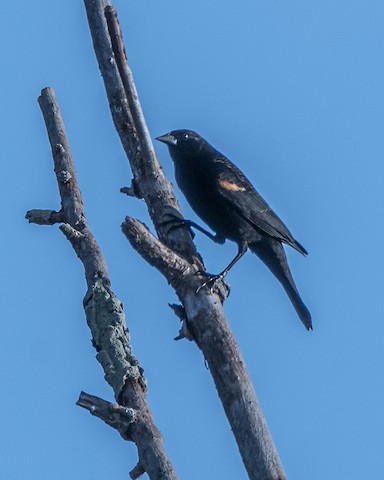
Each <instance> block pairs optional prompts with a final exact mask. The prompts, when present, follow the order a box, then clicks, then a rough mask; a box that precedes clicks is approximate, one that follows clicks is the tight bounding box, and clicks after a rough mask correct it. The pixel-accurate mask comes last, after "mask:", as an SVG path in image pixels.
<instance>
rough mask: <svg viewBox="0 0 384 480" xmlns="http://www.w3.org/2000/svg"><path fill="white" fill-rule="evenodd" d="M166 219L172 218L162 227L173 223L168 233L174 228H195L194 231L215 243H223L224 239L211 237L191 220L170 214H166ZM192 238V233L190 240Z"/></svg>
mask: <svg viewBox="0 0 384 480" xmlns="http://www.w3.org/2000/svg"><path fill="white" fill-rule="evenodd" d="M167 217H172V220H165V221H164V222H163V223H162V225H168V224H170V223H173V224H174V225H172V226H171V227H170V228H169V230H168V233H169V232H171V231H172V230H174V229H175V228H180V227H193V228H196V230H199V232H201V233H204V235H206V236H207V237H208V238H210V239H211V240H213V241H214V242H216V243H220V244H223V243H224V242H225V238H223V237H220V236H219V235H213V234H212V233H211V232H208V230H206V229H205V228H203V227H201V226H200V225H199V224H197V223H195V222H193V221H192V220H186V219H185V218H179V217H177V216H176V215H173V214H172V213H167ZM193 237H194V234H193V233H192V238H193Z"/></svg>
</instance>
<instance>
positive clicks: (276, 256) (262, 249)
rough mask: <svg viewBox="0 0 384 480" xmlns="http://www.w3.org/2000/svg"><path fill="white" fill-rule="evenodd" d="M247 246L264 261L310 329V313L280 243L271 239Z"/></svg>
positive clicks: (306, 326)
mask: <svg viewBox="0 0 384 480" xmlns="http://www.w3.org/2000/svg"><path fill="white" fill-rule="evenodd" d="M249 248H250V250H251V251H252V252H253V253H255V254H256V255H257V256H258V257H259V258H260V260H262V261H263V262H264V263H265V265H267V267H268V268H269V269H270V270H271V272H272V273H273V274H274V275H275V277H276V278H277V279H278V280H279V282H280V283H281V284H282V286H283V287H284V290H285V291H286V292H287V294H288V297H289V298H290V300H291V302H292V304H293V306H294V307H295V310H296V312H297V314H298V316H299V318H300V320H301V321H302V322H303V323H304V326H305V328H306V329H307V330H312V320H311V314H310V313H309V310H308V308H307V307H306V306H305V305H304V302H303V301H302V299H301V297H300V295H299V292H298V291H297V288H296V285H295V282H294V281H293V278H292V274H291V271H290V269H289V266H288V262H287V257H286V255H285V251H284V248H283V246H282V245H281V243H280V242H279V241H277V240H273V239H271V240H270V241H269V242H255V243H252V244H250V245H249Z"/></svg>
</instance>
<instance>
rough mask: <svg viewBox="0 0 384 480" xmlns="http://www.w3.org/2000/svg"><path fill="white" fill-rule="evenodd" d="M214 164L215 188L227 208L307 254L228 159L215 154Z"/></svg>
mask: <svg viewBox="0 0 384 480" xmlns="http://www.w3.org/2000/svg"><path fill="white" fill-rule="evenodd" d="M215 164H216V172H215V173H216V175H215V178H216V187H217V190H218V192H219V193H220V195H221V196H222V197H223V198H224V199H225V200H226V201H227V205H228V206H229V207H230V208H232V209H233V210H235V211H236V212H237V213H238V214H239V215H240V216H241V217H242V218H244V220H246V221H247V222H248V223H250V224H252V225H254V226H255V227H257V228H258V229H260V230H262V231H263V232H265V233H267V234H268V235H270V236H272V237H274V238H276V239H277V240H280V241H281V242H284V243H287V244H288V245H291V246H292V247H293V248H295V249H296V250H298V251H299V252H300V253H302V254H304V255H306V254H307V251H306V250H305V248H304V247H303V246H302V245H300V244H299V242H297V241H296V240H295V239H294V238H293V236H292V234H291V232H290V231H289V230H288V228H287V227H286V225H285V224H284V223H283V222H282V221H281V220H280V218H279V217H278V216H277V215H276V214H275V212H274V211H273V210H272V209H271V207H270V206H269V205H268V203H267V202H266V201H265V200H264V199H263V198H262V197H261V195H259V194H258V193H257V191H256V190H255V188H254V187H253V185H252V184H251V182H250V181H249V180H248V179H247V178H246V176H245V175H244V174H243V173H242V172H241V171H240V170H239V169H238V168H237V167H236V166H235V165H234V164H232V162H230V161H229V160H228V159H227V158H222V159H220V158H218V159H216V161H215Z"/></svg>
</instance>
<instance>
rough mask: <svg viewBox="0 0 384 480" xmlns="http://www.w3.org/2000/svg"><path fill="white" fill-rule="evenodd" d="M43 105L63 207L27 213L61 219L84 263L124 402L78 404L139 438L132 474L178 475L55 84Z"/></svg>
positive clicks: (160, 478) (91, 321) (100, 343)
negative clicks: (96, 231)
mask: <svg viewBox="0 0 384 480" xmlns="http://www.w3.org/2000/svg"><path fill="white" fill-rule="evenodd" d="M39 104H40V107H41V110H42V112H43V116H44V120H45V124H46V127H47V132H48V136H49V141H50V144H51V147H52V154H53V160H54V168H55V173H56V179H57V183H58V187H59V192H60V198H61V209H60V211H59V212H55V211H50V210H31V211H29V212H27V214H26V218H27V219H28V220H29V221H30V222H33V223H38V224H45V225H46V224H50V225H53V224H54V223H58V222H59V223H61V226H60V229H61V231H62V232H63V233H64V235H65V236H66V237H67V239H68V240H69V241H70V242H71V244H72V247H73V248H74V250H75V252H76V254H77V256H78V257H79V258H80V260H81V261H82V263H83V265H84V270H85V278H86V282H87V293H86V295H85V297H84V302H83V303H84V310H85V313H86V318H87V323H88V326H89V328H90V330H91V333H92V341H93V345H94V347H95V348H96V350H97V355H96V358H97V359H98V361H99V362H100V363H101V365H102V367H103V369H104V373H105V378H106V380H107V381H108V383H109V384H110V385H111V387H112V388H113V390H114V393H115V398H116V400H117V401H118V403H119V405H116V404H111V403H109V402H106V401H105V400H102V399H100V398H98V397H94V396H91V395H88V394H86V393H84V392H82V394H81V395H80V398H79V400H78V402H77V403H78V405H80V406H82V407H83V408H86V409H87V410H89V411H90V412H91V413H92V414H93V415H95V416H98V417H99V418H101V419H102V420H104V421H105V422H106V423H108V424H109V425H111V426H112V427H114V428H116V430H117V431H118V432H119V433H120V434H121V435H122V437H123V438H124V439H126V440H131V441H133V442H135V444H136V446H137V449H138V456H139V462H138V465H137V466H136V467H135V468H134V469H133V470H132V472H131V474H130V476H131V478H133V479H134V478H139V476H140V475H141V474H142V473H143V472H147V473H148V475H149V478H150V479H153V480H176V479H177V475H176V472H175V470H174V469H173V467H172V464H171V462H170V460H169V458H168V456H167V454H166V452H165V449H164V444H163V439H162V437H161V434H160V432H159V430H158V428H157V427H156V425H155V423H154V420H153V418H152V414H151V411H150V408H149V405H148V402H147V399H146V381H145V378H144V376H143V370H142V369H141V367H140V364H139V362H138V360H137V359H136V358H135V357H134V356H133V355H132V352H131V346H130V343H129V332H128V329H127V327H126V322H125V314H124V310H123V305H122V303H121V302H120V300H119V299H118V298H117V297H116V296H115V294H114V293H113V291H112V290H111V288H110V280H109V276H108V271H107V266H106V263H105V260H104V257H103V254H102V252H101V250H100V248H99V246H98V244H97V241H96V239H95V237H94V236H93V234H92V232H91V230H90V229H89V226H88V223H87V219H86V215H85V211H84V205H83V201H82V198H81V192H80V189H79V186H78V184H77V179H76V171H75V167H74V163H73V160H72V155H71V152H70V148H69V142H68V140H67V137H66V133H65V127H64V122H63V119H62V116H61V113H60V110H59V106H58V104H57V101H56V98H55V94H54V91H53V90H52V89H51V88H46V89H44V90H43V91H42V92H41V96H40V97H39Z"/></svg>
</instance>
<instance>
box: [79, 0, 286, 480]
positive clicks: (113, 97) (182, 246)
mask: <svg viewBox="0 0 384 480" xmlns="http://www.w3.org/2000/svg"><path fill="white" fill-rule="evenodd" d="M84 3H85V6H86V10H87V15H88V22H89V25H90V30H91V34H92V38H93V44H94V49H95V52H96V57H97V59H98V63H99V68H100V71H101V73H102V77H103V80H104V85H105V89H106V92H107V96H108V100H109V104H110V107H111V113H112V118H113V120H114V123H115V126H116V129H117V132H118V134H119V136H120V138H121V141H122V144H123V146H124V149H125V151H126V153H127V156H128V159H129V161H130V164H131V167H132V171H133V176H134V180H133V188H131V189H128V190H127V193H129V192H137V195H138V196H140V197H142V198H144V200H145V201H146V203H147V206H148V211H149V214H150V216H151V218H152V220H153V222H154V225H155V228H156V231H157V233H158V235H159V240H157V239H155V237H153V236H152V235H150V234H149V232H148V230H147V229H146V228H145V226H143V225H142V224H141V223H140V222H138V221H135V220H133V219H130V218H127V219H126V220H125V222H124V224H123V227H122V228H123V231H124V233H125V234H126V236H127V238H128V239H129V241H130V242H131V244H132V245H133V246H134V248H135V249H136V250H137V251H138V252H139V253H140V254H141V255H142V256H143V257H144V258H145V259H146V260H147V261H148V262H149V263H150V264H151V265H154V266H155V267H156V268H158V269H159V271H160V272H161V273H162V274H163V275H164V276H165V277H166V278H167V280H168V282H169V283H171V284H172V286H173V287H174V289H175V291H176V293H177V295H178V297H179V298H180V300H181V302H182V304H183V307H184V310H185V313H186V318H187V320H186V322H187V327H188V330H189V332H191V333H192V336H193V338H194V339H195V341H196V343H197V345H198V346H199V348H200V349H201V351H202V352H203V355H204V357H205V359H206V361H207V363H208V365H209V368H210V371H211V373H212V376H213V379H214V381H215V385H216V388H217V390H218V393H219V397H220V399H221V401H222V403H223V407H224V410H225V412H226V415H227V417H228V420H229V422H230V425H231V428H232V430H233V432H234V435H235V438H236V441H237V444H238V446H239V450H240V453H241V456H242V458H243V462H244V465H245V467H246V469H247V472H248V475H249V478H250V479H252V480H284V479H285V478H286V477H285V474H284V471H283V468H282V466H281V463H280V459H279V457H278V454H277V451H276V449H275V446H274V444H273V441H272V438H271V436H270V433H269V430H268V427H267V424H266V422H265V419H264V417H263V414H262V412H261V409H260V407H259V404H258V401H257V398H256V394H255V391H254V389H253V386H252V382H251V379H250V377H249V374H248V372H247V370H246V367H245V363H244V360H243V358H242V356H241V353H240V350H239V348H238V346H237V343H236V341H235V339H234V337H233V334H232V332H231V330H230V328H229V326H228V323H227V321H226V318H225V315H224V312H223V308H222V302H223V299H224V298H225V296H226V293H227V292H226V289H225V286H221V287H219V288H218V289H215V291H214V292H211V291H210V290H209V289H208V288H205V289H202V290H200V291H199V293H198V294H196V290H197V288H198V287H199V286H200V285H201V277H200V276H199V275H196V271H201V270H202V263H201V260H200V256H199V255H198V254H197V252H196V250H195V247H194V245H193V243H192V239H191V236H190V234H189V232H188V229H183V228H179V229H174V230H173V231H172V232H168V231H167V230H166V229H164V228H163V223H164V219H165V215H166V214H167V213H170V212H171V213H175V214H177V215H178V216H181V213H180V209H179V206H178V203H177V201H176V197H175V194H174V192H173V190H172V187H171V184H170V182H169V181H168V180H167V179H166V177H165V175H164V172H163V170H162V168H161V166H160V164H159V162H158V160H157V157H156V154H155V152H154V150H153V146H152V143H151V141H150V138H149V136H148V129H147V127H146V125H145V123H144V122H145V121H144V115H143V114H142V112H141V108H140V103H139V101H138V96H137V92H136V88H135V87H134V83H133V77H132V72H131V71H130V69H129V66H128V62H127V58H126V54H125V48H124V44H123V40H122V36H121V32H120V29H119V27H118V22H117V17H116V13H115V12H114V10H113V8H112V6H111V4H110V2H109V1H108V0H84ZM107 19H108V22H107ZM108 26H109V28H108ZM166 247H168V248H166ZM180 258H182V259H184V260H185V261H184V260H183V261H181V260H180Z"/></svg>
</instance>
